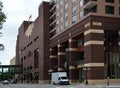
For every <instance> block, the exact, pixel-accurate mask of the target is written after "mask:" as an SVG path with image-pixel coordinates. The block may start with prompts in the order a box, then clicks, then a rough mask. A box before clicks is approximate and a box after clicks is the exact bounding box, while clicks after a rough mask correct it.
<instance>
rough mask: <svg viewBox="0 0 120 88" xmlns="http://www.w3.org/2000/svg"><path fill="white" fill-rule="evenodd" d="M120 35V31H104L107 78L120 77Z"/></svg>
mask: <svg viewBox="0 0 120 88" xmlns="http://www.w3.org/2000/svg"><path fill="white" fill-rule="evenodd" d="M118 37H119V33H118V31H110V30H109V31H108V30H105V31H104V39H105V40H104V47H105V48H104V50H105V51H104V53H105V54H104V57H105V58H104V64H105V77H106V78H107V77H110V78H112V79H114V78H118V77H119V49H118V47H119V38H118Z"/></svg>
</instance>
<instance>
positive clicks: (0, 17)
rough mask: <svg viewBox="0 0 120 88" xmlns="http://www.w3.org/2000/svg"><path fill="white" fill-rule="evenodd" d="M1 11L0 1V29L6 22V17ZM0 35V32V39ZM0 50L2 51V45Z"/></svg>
mask: <svg viewBox="0 0 120 88" xmlns="http://www.w3.org/2000/svg"><path fill="white" fill-rule="evenodd" d="M2 9H3V3H2V1H0V29H2V27H3V23H4V22H6V15H5V14H4V12H3V11H2ZM1 35H2V32H0V37H1ZM0 50H4V45H3V44H0Z"/></svg>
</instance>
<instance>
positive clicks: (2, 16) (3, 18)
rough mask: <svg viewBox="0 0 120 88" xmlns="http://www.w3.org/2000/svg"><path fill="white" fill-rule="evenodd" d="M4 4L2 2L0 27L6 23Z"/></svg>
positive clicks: (0, 6) (0, 4)
mask: <svg viewBox="0 0 120 88" xmlns="http://www.w3.org/2000/svg"><path fill="white" fill-rule="evenodd" d="M2 8H3V3H2V1H0V25H3V23H4V22H6V15H5V14H4V12H3V11H2Z"/></svg>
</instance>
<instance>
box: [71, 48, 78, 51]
mask: <svg viewBox="0 0 120 88" xmlns="http://www.w3.org/2000/svg"><path fill="white" fill-rule="evenodd" d="M69 51H78V48H69Z"/></svg>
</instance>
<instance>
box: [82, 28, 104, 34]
mask: <svg viewBox="0 0 120 88" xmlns="http://www.w3.org/2000/svg"><path fill="white" fill-rule="evenodd" d="M90 33H101V34H103V33H104V30H102V29H89V30H87V31H85V32H84V35H87V34H90Z"/></svg>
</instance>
